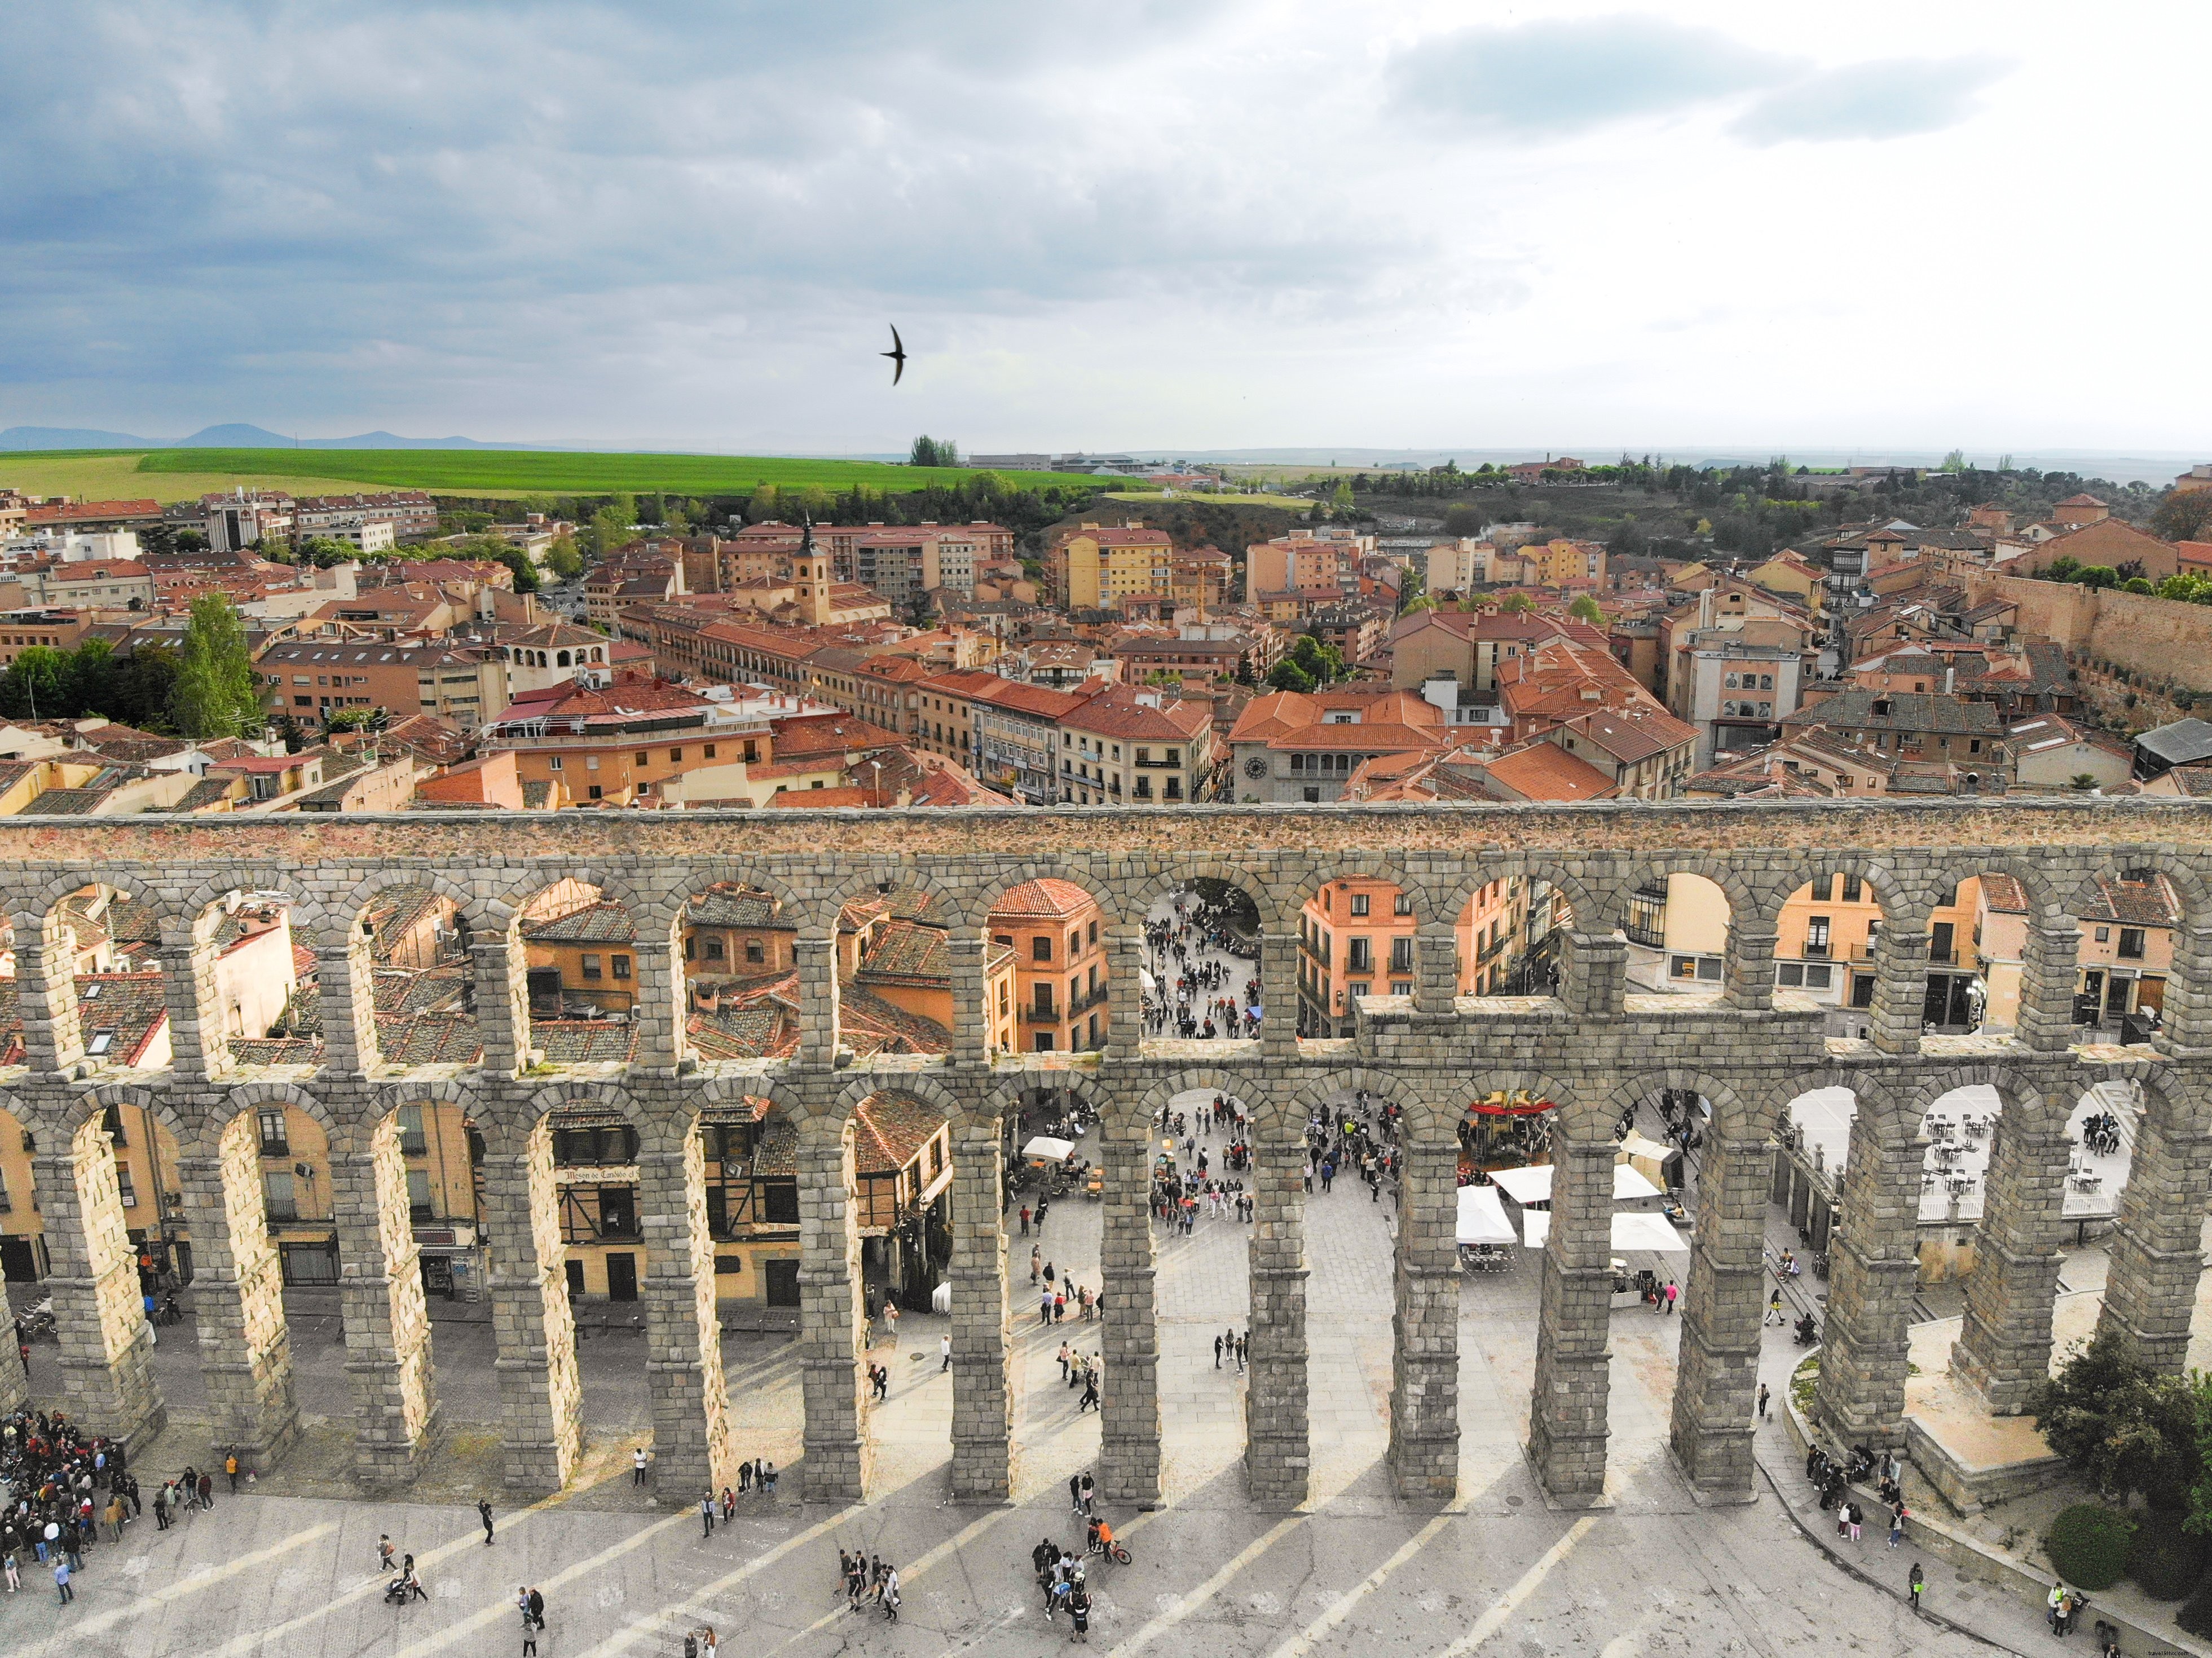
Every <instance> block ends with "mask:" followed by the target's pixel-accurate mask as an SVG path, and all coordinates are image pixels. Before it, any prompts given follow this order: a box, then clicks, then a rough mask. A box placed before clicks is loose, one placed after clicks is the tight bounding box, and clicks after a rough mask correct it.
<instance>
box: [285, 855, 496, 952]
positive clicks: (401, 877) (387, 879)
mask: <svg viewBox="0 0 2212 1658" xmlns="http://www.w3.org/2000/svg"><path fill="white" fill-rule="evenodd" d="M409 887H422V888H424V889H426V890H429V891H432V892H435V893H436V894H437V895H438V896H440V897H441V898H448V899H451V900H452V901H453V909H454V912H455V913H456V914H459V915H460V916H461V917H462V919H463V920H466V921H467V922H468V924H469V926H470V929H471V931H472V932H489V933H503V932H506V930H507V928H508V927H509V926H513V923H514V916H515V912H514V910H513V908H511V907H510V906H509V905H508V904H507V902H505V901H504V900H503V899H498V898H487V897H485V896H483V894H482V893H480V892H478V891H477V890H475V889H474V888H472V887H471V886H470V885H468V884H467V883H466V882H465V881H461V880H456V879H454V878H453V877H452V876H450V875H448V874H447V873H445V872H443V871H441V870H438V869H433V868H427V867H424V866H422V865H409V864H399V865H390V866H387V867H386V868H381V869H378V870H374V871H373V872H370V873H368V874H367V875H364V876H362V878H360V879H358V880H356V881H352V882H349V884H347V885H346V886H345V887H344V888H343V890H340V891H339V892H337V894H336V895H334V896H332V897H331V898H330V899H329V900H328V901H326V902H325V905H324V906H323V908H322V909H321V910H320V912H319V914H317V915H316V916H315V918H314V919H315V920H316V921H317V922H318V923H319V931H318V934H317V939H316V942H317V943H319V944H325V945H330V944H349V943H351V942H352V939H353V929H354V928H356V926H359V925H360V923H361V918H362V913H363V912H364V911H366V910H367V909H368V907H369V906H370V905H371V904H372V903H374V902H375V901H376V898H377V896H378V895H379V894H380V893H386V892H391V891H394V890H405V889H406V888H409Z"/></svg>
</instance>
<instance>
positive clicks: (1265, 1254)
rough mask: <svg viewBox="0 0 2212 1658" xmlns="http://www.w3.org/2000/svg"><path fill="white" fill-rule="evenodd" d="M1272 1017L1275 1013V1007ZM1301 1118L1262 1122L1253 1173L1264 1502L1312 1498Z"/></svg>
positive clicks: (1258, 1469) (1251, 1444) (1257, 1442)
mask: <svg viewBox="0 0 2212 1658" xmlns="http://www.w3.org/2000/svg"><path fill="white" fill-rule="evenodd" d="M1268 1017H1269V1018H1270V1019H1271V1020H1272V1019H1273V1017H1274V1016H1273V1014H1270V1015H1269V1016H1268ZM1299 1126H1300V1125H1298V1124H1297V1123H1294V1122H1281V1123H1276V1122H1270V1123H1269V1124H1268V1125H1267V1127H1260V1126H1259V1125H1257V1124H1255V1128H1254V1138H1255V1140H1256V1141H1257V1142H1258V1144H1256V1145H1255V1147H1254V1151H1255V1153H1256V1156H1255V1161H1254V1169H1253V1175H1252V1193H1253V1197H1254V1199H1255V1202H1256V1203H1257V1206H1258V1207H1257V1208H1256V1209H1255V1212H1254V1216H1253V1222H1254V1224H1253V1227H1252V1240H1251V1245H1250V1248H1251V1261H1252V1265H1251V1281H1252V1310H1251V1332H1252V1334H1251V1342H1252V1354H1251V1370H1250V1372H1249V1379H1248V1381H1247V1382H1246V1384H1245V1394H1244V1477H1245V1485H1246V1489H1247V1490H1248V1491H1249V1492H1250V1494H1251V1498H1252V1501H1253V1502H1254V1503H1255V1504H1257V1505H1258V1506H1260V1507H1261V1508H1267V1509H1294V1508H1296V1507H1297V1506H1298V1505H1299V1504H1300V1503H1304V1501H1305V1500H1306V1494H1307V1476H1308V1474H1309V1473H1310V1472H1311V1469H1312V1467H1313V1453H1312V1449H1311V1447H1310V1444H1309V1443H1308V1441H1307V1435H1306V1224H1305V1205H1306V1196H1305V1154H1304V1148H1303V1146H1302V1145H1301V1144H1300V1142H1299V1140H1298V1139H1297V1129H1298V1127H1299Z"/></svg>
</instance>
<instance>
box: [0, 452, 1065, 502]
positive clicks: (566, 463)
mask: <svg viewBox="0 0 2212 1658" xmlns="http://www.w3.org/2000/svg"><path fill="white" fill-rule="evenodd" d="M8 462H9V457H6V456H0V472H4V471H6V470H7V467H8ZM137 470H138V471H139V472H140V473H142V474H175V473H190V474H191V475H193V476H195V477H204V476H208V475H210V474H213V475H218V476H224V477H234V478H235V479H237V480H238V481H240V482H246V481H248V480H252V479H261V480H270V481H282V480H284V479H288V478H301V479H306V478H313V479H317V480H324V479H330V478H343V479H347V480H349V481H351V482H353V483H368V484H377V485H380V486H382V487H383V488H385V489H428V490H433V491H435V492H436V493H438V494H440V495H610V494H613V493H615V492H617V491H627V492H629V493H630V494H633V495H637V494H650V493H653V492H655V491H665V492H666V493H668V494H671V495H750V494H751V493H752V490H753V489H754V488H755V486H757V485H759V484H763V483H772V484H774V485H775V486H776V487H777V488H778V489H805V488H806V487H808V486H810V485H812V486H816V487H818V488H820V489H827V490H829V491H832V492H833V493H834V492H836V491H837V490H841V489H851V488H852V487H853V486H854V484H860V485H863V486H865V487H866V488H867V489H879V490H882V491H884V492H885V493H887V494H891V493H898V492H902V491H905V490H908V489H923V488H925V487H927V486H928V485H930V484H933V483H935V484H953V483H959V482H960V481H961V480H963V478H969V477H974V476H975V471H976V470H977V469H975V468H973V467H965V466H927V467H925V466H892V465H885V464H884V463H882V462H880V461H866V460H809V459H789V458H785V457H779V456H750V455H642V454H562V453H556V452H551V451H547V450H538V449H156V450H155V451H153V452H151V453H149V454H147V455H144V456H142V457H141V458H140V459H139V460H138V462H137ZM1006 478H1007V482H1008V483H1009V484H1011V485H1013V486H1015V487H1018V488H1020V489H1043V488H1045V487H1047V486H1048V485H1051V484H1062V485H1071V486H1074V487H1078V488H1095V487H1096V485H1097V480H1096V479H1095V478H1090V477H1082V476H1080V475H1079V474H1074V473H1060V472H1018V473H1010V474H1006ZM150 484H151V480H150V479H149V486H150ZM218 487H220V486H218ZM154 492H155V493H156V494H160V493H161V490H160V489H159V488H155V489H154Z"/></svg>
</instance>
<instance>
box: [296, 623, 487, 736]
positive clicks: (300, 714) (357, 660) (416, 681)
mask: <svg viewBox="0 0 2212 1658" xmlns="http://www.w3.org/2000/svg"><path fill="white" fill-rule="evenodd" d="M254 671H255V675H256V677H257V679H258V683H259V686H260V690H261V706H262V707H263V708H265V709H267V710H268V712H269V715H270V718H271V719H276V718H279V717H281V716H283V715H286V714H289V715H291V716H292V717H293V718H295V719H297V720H308V719H319V718H321V717H322V716H323V715H324V714H327V713H330V712H331V711H332V710H335V709H342V708H383V709H386V710H387V711H388V712H389V713H390V714H392V716H393V717H394V718H404V717H406V716H408V715H410V714H435V715H437V716H438V717H439V718H441V719H442V720H449V721H451V722H452V723H453V724H454V725H456V726H459V727H461V729H463V730H464V731H469V730H473V729H475V728H476V727H477V726H482V725H483V724H484V723H485V722H486V721H487V720H495V719H496V718H498V717H499V715H500V714H501V712H502V711H503V710H504V709H505V708H507V664H506V662H505V661H504V660H503V659H501V655H500V653H499V651H498V650H497V649H496V648H495V647H491V646H485V645H477V644H473V643H456V642H453V641H445V640H390V641H385V640H343V639H340V640H331V639H300V640H287V641H279V642H277V643H275V644H271V645H270V646H268V647H266V648H265V649H264V650H263V651H262V653H261V654H260V655H259V656H258V658H256V659H255V660H254Z"/></svg>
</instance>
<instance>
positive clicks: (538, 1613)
mask: <svg viewBox="0 0 2212 1658" xmlns="http://www.w3.org/2000/svg"><path fill="white" fill-rule="evenodd" d="M524 1605H525V1606H526V1607H527V1608H528V1610H529V1612H530V1621H531V1622H532V1623H533V1624H535V1625H538V1628H540V1629H544V1627H545V1597H544V1595H542V1594H539V1593H538V1590H537V1589H536V1588H534V1587H533V1588H532V1589H531V1591H530V1595H529V1598H528V1599H527V1600H526V1601H525V1602H524Z"/></svg>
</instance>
